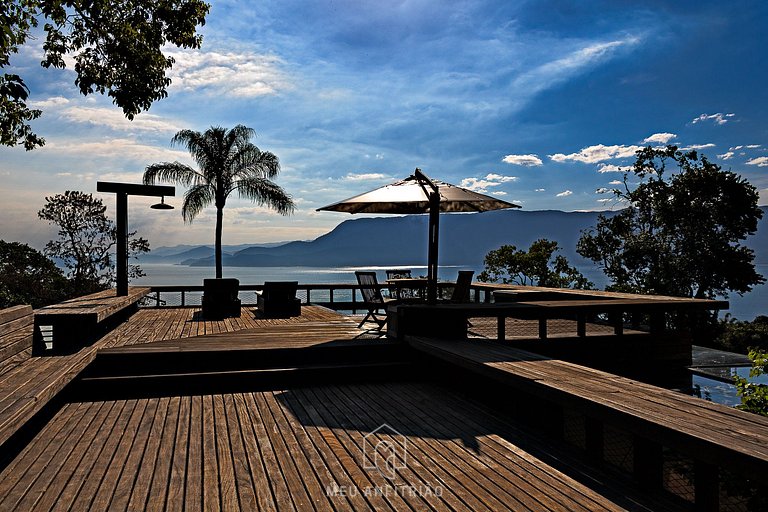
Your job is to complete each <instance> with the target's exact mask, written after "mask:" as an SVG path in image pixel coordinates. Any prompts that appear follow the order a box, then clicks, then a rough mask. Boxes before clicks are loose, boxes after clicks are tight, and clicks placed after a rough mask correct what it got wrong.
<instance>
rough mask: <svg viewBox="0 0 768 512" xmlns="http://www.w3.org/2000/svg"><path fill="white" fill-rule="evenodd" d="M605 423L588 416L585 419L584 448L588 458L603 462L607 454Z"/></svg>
mask: <svg viewBox="0 0 768 512" xmlns="http://www.w3.org/2000/svg"><path fill="white" fill-rule="evenodd" d="M603 432H604V430H603V422H602V421H599V420H597V419H595V418H592V417H590V416H587V417H586V418H585V419H584V448H585V450H586V452H587V457H589V458H590V459H592V460H594V461H598V462H601V461H602V460H603V456H604V452H605V441H604V437H605V436H604V433H603Z"/></svg>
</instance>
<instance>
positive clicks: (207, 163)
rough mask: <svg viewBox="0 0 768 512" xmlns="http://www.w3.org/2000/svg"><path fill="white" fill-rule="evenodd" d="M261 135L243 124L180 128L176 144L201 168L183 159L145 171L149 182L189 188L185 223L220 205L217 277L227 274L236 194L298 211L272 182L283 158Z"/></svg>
mask: <svg viewBox="0 0 768 512" xmlns="http://www.w3.org/2000/svg"><path fill="white" fill-rule="evenodd" d="M255 135H256V132H254V130H253V129H252V128H248V127H247V126H243V125H241V124H239V125H237V126H235V127H234V128H232V129H231V130H228V129H226V128H222V127H221V126H212V127H211V128H209V129H207V130H206V131H205V132H203V133H200V132H196V131H194V130H181V131H180V132H178V133H177V134H176V135H174V137H173V139H172V143H173V144H178V145H181V146H184V147H186V148H187V150H188V151H189V153H190V154H191V155H192V158H194V159H195V161H196V162H197V166H198V167H199V169H198V170H195V169H193V168H192V167H190V166H188V165H186V164H182V163H179V162H162V163H159V164H152V165H150V166H149V167H147V168H146V169H145V170H144V183H145V184H147V185H153V184H154V183H156V182H158V181H172V182H176V183H179V184H180V185H183V186H185V187H189V189H188V190H187V191H186V192H185V193H184V204H183V205H182V207H181V215H182V217H183V218H184V221H186V222H192V220H193V219H194V218H195V217H196V216H197V214H199V213H200V212H201V211H203V209H204V208H205V207H206V206H208V205H210V204H211V203H213V205H214V206H215V207H216V233H215V235H214V236H215V253H214V258H215V260H216V277H217V278H220V277H221V276H222V257H221V237H222V229H223V218H224V206H225V205H226V204H227V198H228V197H229V195H230V194H231V193H232V192H235V191H237V194H238V196H240V197H242V198H245V199H250V200H251V201H254V202H255V203H257V204H260V205H263V206H267V207H270V208H272V209H274V210H275V211H277V212H278V213H280V214H281V215H288V214H290V213H293V210H294V208H295V205H294V204H293V200H292V199H291V196H290V195H288V194H287V193H286V192H285V191H284V190H283V189H282V188H281V187H280V186H278V185H277V184H276V183H275V182H273V181H272V178H275V177H277V175H278V173H279V172H280V161H279V160H278V158H277V156H276V155H274V154H273V153H271V152H269V151H262V150H260V149H259V148H258V147H257V146H256V145H255V144H253V143H252V142H251V138H253V137H254V136H255Z"/></svg>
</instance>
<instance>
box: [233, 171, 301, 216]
mask: <svg viewBox="0 0 768 512" xmlns="http://www.w3.org/2000/svg"><path fill="white" fill-rule="evenodd" d="M235 189H236V190H237V192H238V194H239V195H240V197H244V198H247V199H250V200H252V201H254V202H256V203H258V204H260V205H263V206H268V207H270V208H272V209H274V210H275V211H276V212H277V213H279V214H280V215H290V214H291V213H293V212H294V211H295V210H296V205H295V204H294V203H293V199H291V196H290V195H289V194H287V193H286V192H285V190H283V189H282V188H280V187H279V186H278V185H277V184H276V183H274V182H273V181H270V180H268V179H266V178H262V177H249V178H243V179H240V180H238V181H237V182H235Z"/></svg>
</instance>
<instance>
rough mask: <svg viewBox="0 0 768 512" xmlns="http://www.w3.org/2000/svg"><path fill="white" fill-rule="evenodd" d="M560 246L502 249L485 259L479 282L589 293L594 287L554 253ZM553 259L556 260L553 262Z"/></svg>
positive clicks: (544, 243)
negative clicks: (582, 290) (565, 289)
mask: <svg viewBox="0 0 768 512" xmlns="http://www.w3.org/2000/svg"><path fill="white" fill-rule="evenodd" d="M559 250H560V248H559V247H558V245H557V242H553V241H551V240H547V239H544V238H542V239H539V240H536V241H535V242H533V243H532V244H531V247H530V248H529V249H528V250H527V251H524V250H522V249H517V247H515V246H514V245H502V246H501V247H499V248H498V249H494V250H493V251H490V252H489V253H488V254H486V256H485V260H484V263H485V269H484V270H483V271H482V272H481V273H480V274H479V275H478V276H477V278H478V280H480V281H484V282H494V283H498V282H501V283H513V284H519V285H528V286H545V287H550V288H578V289H590V288H592V286H593V284H592V283H591V282H590V281H589V280H588V279H587V278H586V277H584V276H583V275H582V274H581V272H579V271H578V270H577V269H576V268H575V267H572V266H570V264H569V263H568V260H567V259H566V258H565V256H563V255H561V254H558V255H556V256H555V253H556V252H557V251H559ZM553 257H554V259H553Z"/></svg>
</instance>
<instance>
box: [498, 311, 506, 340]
mask: <svg viewBox="0 0 768 512" xmlns="http://www.w3.org/2000/svg"><path fill="white" fill-rule="evenodd" d="M496 339H498V340H499V341H504V340H505V339H507V317H505V316H503V315H499V316H498V317H497V318H496Z"/></svg>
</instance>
